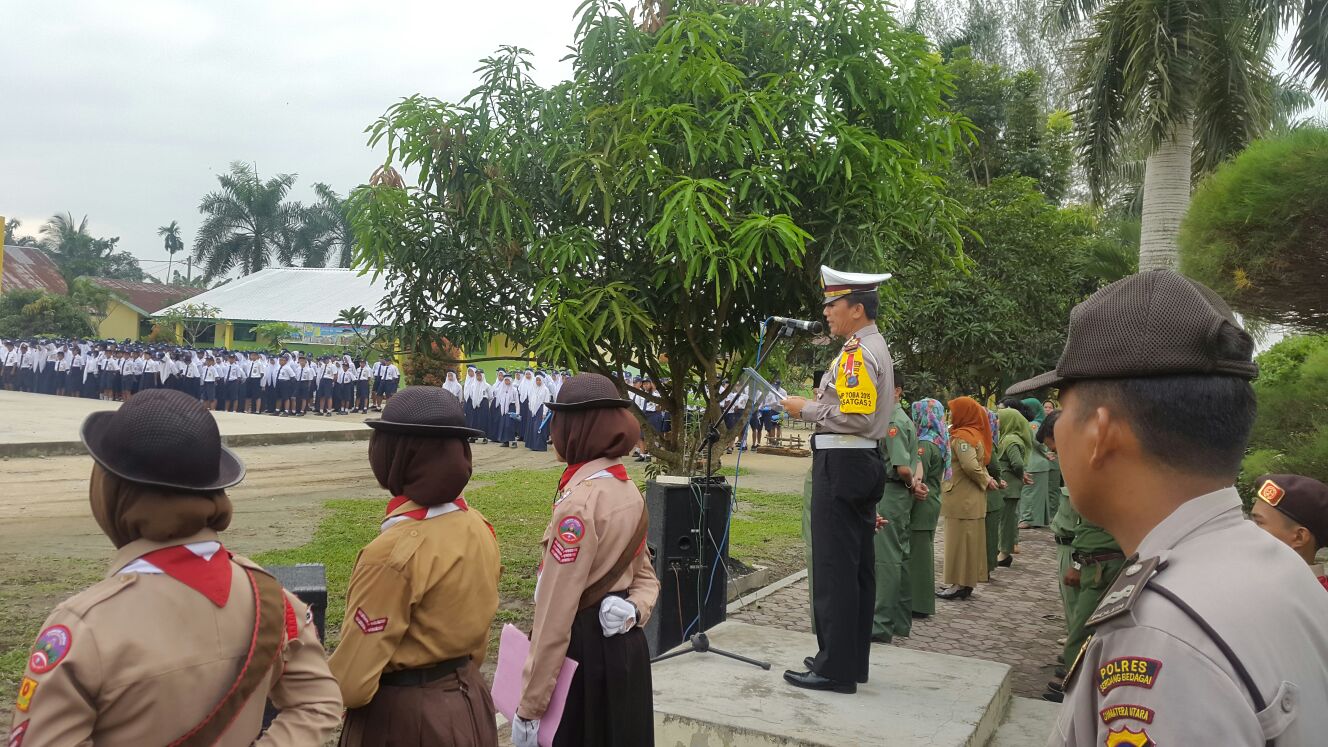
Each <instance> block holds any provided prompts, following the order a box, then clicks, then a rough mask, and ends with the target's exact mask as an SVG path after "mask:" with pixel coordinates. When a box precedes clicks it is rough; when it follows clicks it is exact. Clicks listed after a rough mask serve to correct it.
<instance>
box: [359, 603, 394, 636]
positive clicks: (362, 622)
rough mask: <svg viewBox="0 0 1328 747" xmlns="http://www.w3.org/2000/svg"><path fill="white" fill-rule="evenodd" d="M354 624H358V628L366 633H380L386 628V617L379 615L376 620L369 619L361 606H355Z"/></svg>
mask: <svg viewBox="0 0 1328 747" xmlns="http://www.w3.org/2000/svg"><path fill="white" fill-rule="evenodd" d="M355 624H356V625H358V626H360V630H361V631H362V632H363V633H365V634H366V635H372V634H374V633H381V632H383V631H384V630H386V629H387V618H386V617H380V618H378V619H377V620H374V619H371V618H370V617H369V614H368V613H367V612H365V611H364V608H363V607H356V608H355Z"/></svg>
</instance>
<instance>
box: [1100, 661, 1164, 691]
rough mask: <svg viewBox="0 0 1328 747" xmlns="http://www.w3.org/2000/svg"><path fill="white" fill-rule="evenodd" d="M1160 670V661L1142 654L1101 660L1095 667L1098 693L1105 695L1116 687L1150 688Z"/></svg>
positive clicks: (1155, 681)
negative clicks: (1105, 660) (1100, 664)
mask: <svg viewBox="0 0 1328 747" xmlns="http://www.w3.org/2000/svg"><path fill="white" fill-rule="evenodd" d="M1161 671H1162V662H1160V661H1158V660H1157V659H1148V658H1145V657H1142V656H1122V657H1120V658H1117V659H1112V660H1111V661H1108V662H1103V664H1102V666H1100V667H1098V669H1097V691H1098V694H1099V695H1106V694H1107V693H1109V692H1111V691H1112V690H1115V689H1116V688H1118V687H1142V688H1144V689H1145V690H1152V689H1153V685H1155V684H1157V676H1158V674H1159V673H1161Z"/></svg>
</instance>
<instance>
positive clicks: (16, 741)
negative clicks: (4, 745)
mask: <svg viewBox="0 0 1328 747" xmlns="http://www.w3.org/2000/svg"><path fill="white" fill-rule="evenodd" d="M27 733H28V722H27V721H24V722H23V723H21V724H19V725H18V726H15V727H14V730H13V731H11V732H9V747H22V745H23V735H24V734H27Z"/></svg>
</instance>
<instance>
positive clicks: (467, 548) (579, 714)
mask: <svg viewBox="0 0 1328 747" xmlns="http://www.w3.org/2000/svg"><path fill="white" fill-rule="evenodd" d="M548 404H549V407H550V409H552V410H557V411H558V412H559V417H558V418H557V420H556V422H555V423H554V425H553V427H552V434H551V435H552V441H553V443H554V446H555V449H556V451H557V454H558V456H559V459H560V460H561V461H565V462H567V464H568V466H567V469H566V470H565V471H564V473H563V476H562V479H561V480H560V481H559V483H558V498H557V500H556V502H555V503H554V506H553V508H552V511H551V515H550V518H549V523H548V527H547V529H546V531H545V533H544V537H543V539H542V545H541V556H542V560H541V563H540V568H539V571H538V581H537V583H536V588H535V598H534V609H535V614H534V623H533V627H532V634H531V639H532V640H531V647H530V652H529V654H528V656H527V659H526V662H525V666H524V671H523V673H522V676H521V697H520V702H519V705H518V707H517V710H516V713H515V719H514V724H513V734H512V739H513V743H514V744H515V745H516V747H535V745H536V744H537V742H538V735H539V734H540V732H541V730H542V727H543V726H544V724H543V720H544V716H545V712H546V710H547V708H548V706H549V702H550V699H551V697H552V693H553V690H554V685H555V681H556V679H557V677H558V674H559V671H560V669H561V665H562V662H563V661H564V658H565V657H570V658H573V659H574V660H576V661H577V662H578V663H579V665H580V666H579V667H578V668H577V670H576V674H575V676H574V677H573V679H572V682H571V688H570V690H569V692H568V694H567V698H566V705H565V709H564V711H563V716H562V720H561V722H560V724H559V725H558V726H557V729H556V735H555V737H554V739H553V743H554V744H555V745H558V746H559V747H573V746H576V747H610V746H617V745H627V744H630V745H639V746H642V747H649V745H651V744H653V740H654V737H653V730H654V717H653V712H652V705H651V704H652V698H653V694H652V689H651V678H650V663H649V652H648V647H647V644H646V640H645V636H644V633H643V630H642V628H643V626H644V625H645V624H646V623H647V621H648V620H649V617H650V614H651V611H652V609H653V607H654V604H655V601H656V597H657V595H658V589H659V583H658V581H657V580H656V578H655V574H654V570H653V566H652V563H651V559H650V554H649V552H648V551H647V550H646V546H645V537H646V523H647V515H648V513H647V511H646V506H645V501H644V499H643V498H642V496H641V494H640V492H639V491H638V490H637V488H636V486H635V484H634V483H633V482H632V481H631V480H630V479H628V476H627V473H626V471H625V469H624V467H623V464H622V458H623V457H624V456H625V455H627V454H628V453H629V452H630V449H631V448H632V445H633V444H634V443H635V440H636V438H637V433H638V423H637V421H636V419H635V417H634V416H633V415H632V414H631V413H630V411H629V410H628V407H629V403H628V402H627V401H626V400H623V399H620V398H619V397H618V394H617V388H616V386H615V384H614V383H613V382H612V381H610V380H609V379H607V378H605V377H602V376H597V375H595V374H582V375H580V376H577V377H574V378H572V379H570V380H569V381H568V382H567V386H566V387H565V388H564V389H563V390H562V392H561V394H560V396H559V397H558V399H557V401H553V402H550V403H548ZM367 422H368V424H369V425H370V426H371V427H372V428H373V433H372V435H371V438H370V441H369V448H368V460H369V466H370V468H371V469H372V471H373V473H374V476H375V477H376V478H377V480H378V482H379V484H380V485H381V486H382V487H383V488H384V489H385V490H386V491H387V492H388V493H389V495H390V496H391V499H390V500H389V501H388V502H387V506H386V510H385V512H384V515H383V517H382V518H381V519H378V520H377V522H378V524H379V526H378V530H379V534H378V536H377V537H376V538H375V539H374V540H373V541H371V542H370V543H369V544H368V545H367V546H366V547H365V548H364V549H363V550H362V551H361V553H360V554H359V556H358V558H357V560H356V563H355V566H354V570H353V571H352V574H351V578H350V582H349V588H348V589H347V593H346V615H345V622H344V624H343V626H342V630H341V640H340V643H339V644H338V646H337V648H336V649H335V651H334V652H333V653H332V655H331V656H330V657H327V656H326V655H325V653H324V649H323V647H322V645H321V643H320V641H319V638H318V636H317V631H316V629H315V626H314V624H313V616H312V612H311V611H310V610H308V609H307V608H306V607H305V606H304V605H303V604H302V603H301V602H300V600H299V599H298V598H297V597H295V596H294V595H292V594H290V593H289V592H286V591H285V590H283V589H282V588H281V586H280V585H279V584H278V583H277V582H276V581H275V579H274V578H273V577H272V576H271V575H269V573H268V572H267V571H265V570H264V569H263V568H262V567H260V566H258V565H257V564H255V563H253V562H252V561H250V560H248V559H246V558H244V557H241V556H238V555H234V554H232V553H230V552H229V551H228V550H227V549H226V548H225V546H224V545H223V544H222V537H221V533H222V532H223V531H224V530H225V529H226V528H227V527H228V526H229V525H230V523H231V521H232V518H233V513H234V512H233V507H232V504H231V501H230V499H229V497H228V496H227V494H226V490H227V489H229V488H231V487H233V486H235V485H236V484H238V483H239V482H241V481H242V480H243V479H244V472H245V469H244V465H243V463H242V462H241V461H240V459H239V458H238V457H237V456H236V455H235V454H234V453H232V452H231V451H230V450H229V449H227V448H225V447H224V446H222V444H221V439H220V434H219V432H218V430H217V426H216V423H215V420H214V419H213V417H212V416H211V415H210V414H209V413H208V411H207V410H206V409H205V408H204V407H203V406H202V405H201V404H200V403H199V402H198V401H197V400H196V399H193V398H191V397H189V396H187V395H185V394H183V393H180V392H174V391H153V392H148V393H145V394H144V395H143V396H139V397H134V398H133V399H131V400H130V401H129V402H128V403H126V404H125V405H124V406H123V407H120V408H118V409H116V410H112V411H104V412H98V413H94V414H93V415H91V416H90V417H89V418H88V420H87V422H85V424H84V427H83V428H82V430H81V433H82V436H83V439H84V442H85V443H86V445H87V447H88V450H89V452H90V454H91V455H92V458H93V461H94V464H93V468H92V479H91V482H92V485H91V489H90V495H91V504H92V512H93V515H94V518H95V519H96V520H97V522H98V524H99V526H100V527H101V528H102V530H103V531H104V532H105V533H106V535H107V536H108V538H109V539H110V540H111V541H112V543H113V544H114V545H115V546H116V548H117V552H116V555H115V559H114V560H113V562H112V564H111V567H110V570H109V573H108V575H107V578H106V579H105V580H103V581H101V582H100V583H98V584H96V585H94V586H92V587H91V588H89V589H87V590H85V591H83V592H81V593H79V594H76V595H75V596H74V597H72V598H70V599H68V600H66V601H65V602H62V603H61V604H60V605H58V606H57V607H56V609H55V610H54V611H53V612H52V613H51V615H50V616H49V617H48V618H47V620H46V623H45V625H44V626H43V628H42V630H41V632H40V634H39V635H38V637H37V641H36V643H35V644H34V646H33V648H32V652H31V655H30V656H29V658H28V661H27V667H26V669H25V671H24V676H23V680H22V682H21V684H20V689H19V695H18V702H17V707H16V710H15V714H14V721H13V726H12V728H11V731H10V733H9V742H8V743H9V744H10V745H11V747H21V746H22V745H27V747H42V746H44V745H67V744H85V743H86V744H93V743H96V744H167V743H170V744H181V745H204V744H208V745H213V744H215V745H222V747H230V746H232V745H236V746H238V745H251V744H252V745H257V746H258V747H284V746H285V745H298V746H300V747H304V746H306V745H318V744H323V743H325V742H326V740H327V739H328V738H329V737H330V736H331V734H332V733H333V731H334V730H335V728H336V727H337V726H338V725H339V724H340V725H341V726H342V731H341V737H340V743H341V744H342V745H346V746H348V747H349V746H352V745H394V744H428V745H439V746H440V747H497V744H498V736H497V729H496V726H495V708H494V703H493V700H492V698H491V696H490V693H489V688H488V687H487V685H486V683H485V681H484V678H483V677H482V675H481V674H480V671H479V668H480V665H481V664H482V663H483V661H484V659H485V656H486V654H487V648H488V645H487V644H488V639H489V631H490V629H491V626H492V624H493V621H494V618H495V615H496V614H497V611H498V605H499V589H498V587H499V577H500V575H501V570H502V565H501V559H500V556H499V546H498V541H497V531H496V530H495V528H494V527H493V526H492V525H490V524H489V523H488V522H487V521H486V520H485V518H484V516H483V515H482V514H481V513H480V512H479V511H478V510H477V509H476V507H474V506H471V505H469V504H468V503H467V502H466V499H465V496H464V489H465V487H466V485H467V483H468V481H469V479H470V477H471V471H472V466H471V443H470V440H471V439H472V438H478V437H480V432H479V431H477V430H475V429H473V428H470V427H468V426H467V425H466V418H465V413H464V410H463V406H462V403H461V402H460V401H459V400H458V399H457V398H456V397H455V396H453V395H452V394H451V393H450V392H449V391H446V390H442V389H440V388H439V387H409V388H407V389H406V390H404V391H403V392H402V393H401V394H400V395H399V396H397V397H395V398H393V399H392V400H391V401H389V402H388V403H387V405H386V406H385V407H384V409H383V415H382V417H381V418H378V419H372V420H369V421H367ZM266 701H271V703H272V704H273V705H275V706H276V707H277V708H278V709H279V713H278V715H277V717H276V719H275V721H273V722H272V724H271V726H270V727H268V728H267V729H266V731H262V718H263V707H264V703H265V702H266ZM343 706H344V708H346V709H347V710H346V711H345V712H344V714H343ZM145 713H150V714H151V717H150V718H145V717H144V714H145ZM544 730H546V731H547V729H544Z"/></svg>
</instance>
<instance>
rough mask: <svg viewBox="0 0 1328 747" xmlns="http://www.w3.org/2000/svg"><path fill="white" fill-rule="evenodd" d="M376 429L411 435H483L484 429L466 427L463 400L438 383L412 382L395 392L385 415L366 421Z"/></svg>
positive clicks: (384, 412)
mask: <svg viewBox="0 0 1328 747" xmlns="http://www.w3.org/2000/svg"><path fill="white" fill-rule="evenodd" d="M364 422H365V424H366V425H368V426H369V427H370V428H373V429H374V430H378V431H385V432H387V433H401V434H404V435H407V436H432V437H435V438H479V437H480V436H483V435H484V432H483V431H480V430H476V429H475V428H467V427H466V411H465V409H464V408H462V406H461V400H459V399H457V398H456V395H454V394H452V393H451V392H449V391H447V390H446V389H443V388H441V387H436V386H408V387H406V388H405V389H402V390H401V391H400V392H398V393H396V394H394V395H392V399H389V400H388V401H387V406H385V407H384V408H383V417H381V418H370V419H369V420H366V421H364Z"/></svg>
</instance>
